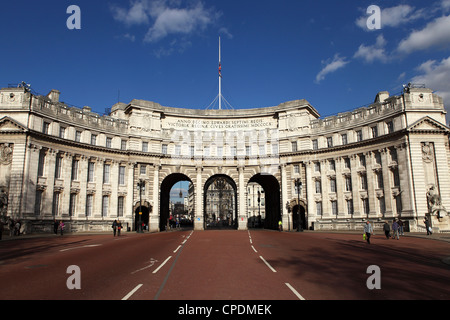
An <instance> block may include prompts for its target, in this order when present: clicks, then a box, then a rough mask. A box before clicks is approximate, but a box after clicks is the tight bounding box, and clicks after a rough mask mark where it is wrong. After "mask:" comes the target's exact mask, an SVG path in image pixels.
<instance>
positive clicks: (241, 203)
mask: <svg viewBox="0 0 450 320" xmlns="http://www.w3.org/2000/svg"><path fill="white" fill-rule="evenodd" d="M238 171H239V185H238V187H237V188H238V191H237V193H238V197H239V199H238V219H239V222H238V230H247V228H248V217H247V214H246V212H247V210H246V204H247V203H246V201H245V185H244V166H242V165H240V166H238Z"/></svg>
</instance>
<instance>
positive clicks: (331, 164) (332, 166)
mask: <svg viewBox="0 0 450 320" xmlns="http://www.w3.org/2000/svg"><path fill="white" fill-rule="evenodd" d="M330 170H331V171H336V162H335V161H334V160H330Z"/></svg>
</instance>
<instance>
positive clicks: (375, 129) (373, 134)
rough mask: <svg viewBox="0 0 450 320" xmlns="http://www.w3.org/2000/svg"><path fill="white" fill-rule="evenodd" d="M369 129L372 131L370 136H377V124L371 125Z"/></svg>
mask: <svg viewBox="0 0 450 320" xmlns="http://www.w3.org/2000/svg"><path fill="white" fill-rule="evenodd" d="M370 130H371V131H372V138H376V137H378V127H377V126H374V127H371V128H370Z"/></svg>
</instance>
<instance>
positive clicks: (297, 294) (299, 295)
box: [285, 283, 306, 300]
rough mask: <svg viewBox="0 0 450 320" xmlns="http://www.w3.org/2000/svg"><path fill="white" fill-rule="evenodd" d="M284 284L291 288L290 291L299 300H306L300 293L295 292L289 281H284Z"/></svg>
mask: <svg viewBox="0 0 450 320" xmlns="http://www.w3.org/2000/svg"><path fill="white" fill-rule="evenodd" d="M285 285H287V287H288V288H289V289H291V291H292V292H293V293H294V294H295V295H296V296H297V298H299V299H300V300H306V299H305V298H303V297H302V295H301V294H300V293H298V292H297V290H295V289H294V287H293V286H291V285H290V284H289V283H285Z"/></svg>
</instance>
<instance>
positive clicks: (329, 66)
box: [316, 54, 349, 83]
mask: <svg viewBox="0 0 450 320" xmlns="http://www.w3.org/2000/svg"><path fill="white" fill-rule="evenodd" d="M348 63H349V61H346V60H345V57H344V58H342V57H340V56H339V54H335V55H334V57H333V59H332V60H331V61H330V60H328V61H322V64H325V67H324V68H323V69H322V70H321V71H320V72H319V73H318V74H317V76H316V83H319V82H320V81H322V80H323V79H325V76H326V75H327V74H329V73H332V72H335V71H336V70H338V69H341V68H343V67H345V65H346V64H348Z"/></svg>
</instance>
